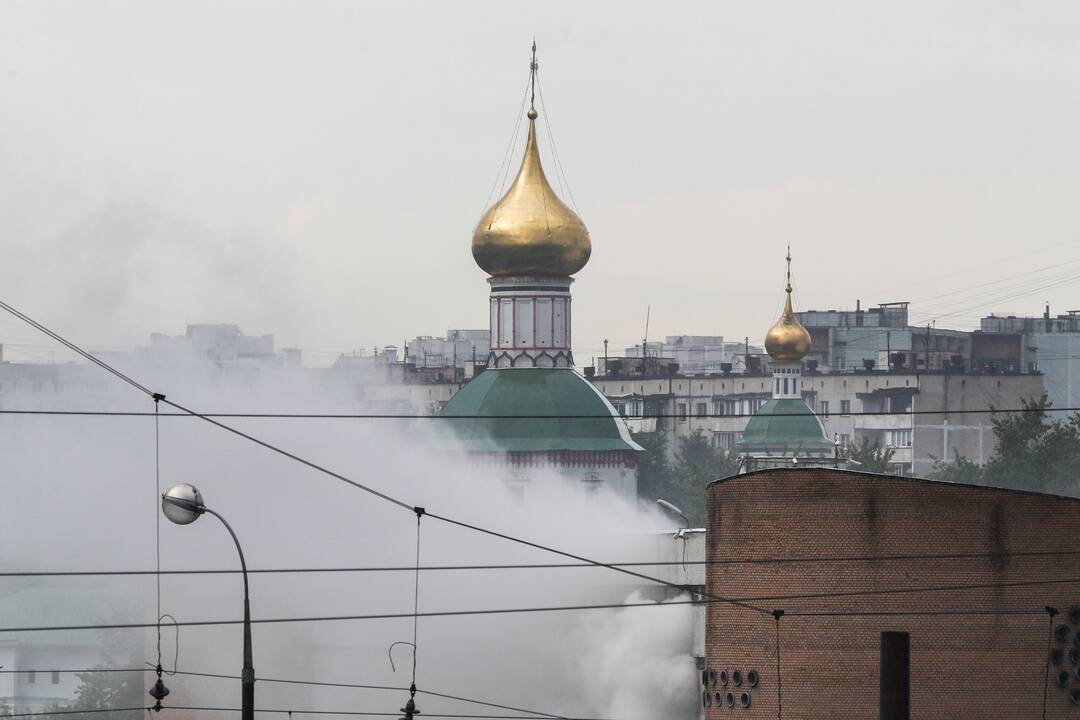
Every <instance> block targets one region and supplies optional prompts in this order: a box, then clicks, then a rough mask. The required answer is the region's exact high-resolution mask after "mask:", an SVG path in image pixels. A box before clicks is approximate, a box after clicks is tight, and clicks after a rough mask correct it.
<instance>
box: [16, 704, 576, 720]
mask: <svg viewBox="0 0 1080 720" xmlns="http://www.w3.org/2000/svg"><path fill="white" fill-rule="evenodd" d="M151 709H152V708H148V707H124V708H93V709H90V710H43V711H40V712H25V713H11V714H9V715H4V717H5V718H21V717H47V716H50V715H83V714H96V713H124V712H144V711H148V710H151ZM162 710H184V711H188V712H240V708H229V707H201V706H194V705H166V706H164V707H163V708H162ZM255 712H257V713H275V714H280V715H286V714H287V715H349V716H362V717H397V716H398V715H400V714H401V713H399V712H375V711H363V710H285V709H277V708H257V709H256V710H255ZM424 717H430V718H447V719H451V720H452V719H456V718H477V720H551V717H550V716H548V715H477V714H475V713H468V714H461V713H457V714H454V713H424ZM567 720H596V719H594V718H567Z"/></svg>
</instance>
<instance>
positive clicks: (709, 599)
mask: <svg viewBox="0 0 1080 720" xmlns="http://www.w3.org/2000/svg"><path fill="white" fill-rule="evenodd" d="M432 517H434V516H432ZM1065 584H1080V578H1055V579H1052V580H1018V581H1014V582H1000V583H972V584H969V585H935V586H924V587H907V588H888V589H876V590H843V591H838V592H822V593H805V594H792V595H752V596H745V597H736V598H730V597H718V596H712V595H709V594H707V593H700V592H698V593H697V594H698V595H700V596H701V599H698V600H671V601H668V602H663V603H655V602H636V603H635V602H631V603H599V604H593V605H554V606H539V607H516V608H492V609H484V610H432V611H428V612H399V613H379V614H371V615H332V616H314V617H282V618H258V619H253V620H252V621H251V622H252V624H282V623H305V622H338V621H349V620H390V619H399V618H412V617H414V616H416V617H457V616H470V615H512V614H520V613H541V612H561V611H573V610H606V609H619V608H634V607H664V606H667V605H698V604H705V603H709V604H712V603H722V604H726V605H734V606H736V607H742V608H745V609H750V610H758V607H757V606H755V605H751V604H749V603H751V602H763V601H772V600H821V599H828V598H834V597H861V596H874V595H895V594H912V595H914V594H919V593H926V592H944V591H954V592H955V591H958V590H986V589H996V588H1016V587H1032V586H1041V585H1065ZM677 587H680V588H681V587H682V586H677ZM1031 612H1034V611H1032V610H1025V609H1020V608H1017V609H997V610H994V609H986V610H975V609H969V610H942V611H924V610H899V611H862V610H855V611H815V610H807V611H788V612H787V615H788V616H790V617H795V616H799V617H819V616H821V617H825V616H833V615H837V616H859V615H867V616H875V615H894V614H895V615H939V614H940V615H997V614H1003V615H1016V614H1029V613H1031ZM1039 612H1042V611H1041V610H1040V611H1039ZM765 613H766V614H771V613H770V612H769V611H765ZM241 622H243V621H242V620H185V621H178V622H177V623H176V625H177V626H178V627H179V626H184V627H209V626H217V625H236V624H239V623H241ZM146 627H155V624H154V623H113V624H105V625H58V626H51V625H50V626H40V627H10V628H0V633H14V632H45V631H54V630H55V631H59V630H64V631H73V630H117V629H125V628H146Z"/></svg>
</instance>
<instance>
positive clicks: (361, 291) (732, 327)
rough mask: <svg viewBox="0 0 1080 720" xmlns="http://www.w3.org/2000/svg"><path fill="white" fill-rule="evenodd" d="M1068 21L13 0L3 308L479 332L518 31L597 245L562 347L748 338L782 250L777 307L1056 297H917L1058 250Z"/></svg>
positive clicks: (50, 315)
mask: <svg viewBox="0 0 1080 720" xmlns="http://www.w3.org/2000/svg"><path fill="white" fill-rule="evenodd" d="M1078 26H1080V5H1078V4H1076V3H1073V2H1038V3H1034V2H1033V3H1026V2H989V1H980V2H940V1H937V2H926V3H917V2H907V3H878V2H867V1H865V0H858V1H850V2H838V1H834V2H828V3H824V2H822V3H803V2H788V3H774V2H756V3H745V2H701V3H676V2H663V3H659V2H656V3H625V2H620V3H599V2H597V3H583V2H574V3H552V2H544V3H540V2H533V3H517V2H490V3H479V2H473V3H466V2H452V3H451V2H431V3H399V2H394V3H361V2H355V1H351V2H303V3H301V2H276V1H271V0H260V1H259V2H232V3H219V2H194V1H190V0H189V1H187V2H183V3H180V2H175V3H161V2H141V1H140V2H93V3H90V2H78V1H73V2H42V1H40V0H35V1H33V2H16V1H14V0H6V2H4V3H3V5H0V231H2V242H3V246H2V247H3V261H2V262H0V287H2V288H3V291H2V292H0V297H2V298H3V299H4V300H6V301H8V302H11V303H13V304H15V305H16V306H17V307H20V308H22V309H24V310H26V311H28V312H30V313H31V314H34V315H37V316H39V318H40V319H42V320H44V321H46V322H51V323H54V324H55V325H56V326H57V327H58V329H61V330H63V331H65V332H67V333H69V334H70V335H72V336H73V337H74V338H75V339H77V340H79V341H81V342H84V343H87V344H89V345H91V346H94V347H106V346H110V345H130V344H132V343H135V342H145V340H146V336H147V335H148V334H149V333H150V332H152V331H164V332H170V333H182V332H183V329H184V325H185V324H186V323H187V322H235V323H238V324H240V325H241V327H242V328H243V329H244V330H245V331H246V332H248V333H252V334H254V333H263V332H274V333H276V335H277V338H278V344H279V345H300V346H302V347H304V348H305V349H306V350H307V351H308V352H309V355H308V358H309V361H315V362H327V361H329V360H332V357H333V354H335V353H336V352H339V351H344V350H349V349H352V348H358V347H370V346H371V345H372V344H373V343H378V344H386V343H400V341H401V339H403V338H404V337H406V336H412V335H416V334H441V333H442V332H443V331H445V330H446V328H448V327H485V326H486V323H487V303H486V292H487V285H486V283H485V282H484V274H483V273H482V272H481V271H480V270H479V269H478V268H477V267H476V266H475V264H474V263H473V261H472V257H471V255H470V253H469V241H470V238H471V233H472V229H473V226H474V224H475V223H476V221H477V219H478V218H479V217H480V215H481V213H482V211H483V210H484V206H485V200H486V199H487V197H488V194H489V190H490V188H491V185H492V182H493V181H494V179H495V176H496V173H497V171H498V168H499V164H500V162H501V160H502V156H503V153H504V151H505V149H506V145H507V141H508V139H509V137H510V133H511V131H512V129H513V127H514V122H515V119H516V115H515V113H516V111H517V109H518V107H519V103H520V101H521V93H522V90H523V87H524V83H525V80H526V76H527V72H528V46H529V42H530V41H531V39H532V37H533V36H534V35H535V37H536V39H537V42H538V44H539V47H540V61H541V77H542V81H543V89H544V95H545V100H546V105H547V109H548V111H549V113H547V114H546V115H544V116H542V119H543V118H547V119H549V120H551V121H552V129H553V131H554V134H555V139H556V141H557V143H558V147H559V154H560V156H561V158H562V161H563V165H564V166H565V169H566V173H567V176H568V178H569V180H570V183H571V187H572V188H573V191H574V196H575V198H576V200H577V203H578V207H579V210H580V212H581V214H582V216H583V218H584V219H585V222H586V223H587V224H588V226H589V229H590V232H591V234H592V238H593V246H594V252H593V258H592V261H591V262H590V263H589V266H588V267H587V268H586V269H585V270H584V271H582V272H581V273H580V274H579V275H578V282H577V283H576V284H575V287H574V293H575V295H574V297H575V318H574V341H575V349H576V350H577V352H578V357H579V363H580V362H581V361H582V360H583V359H584V358H583V357H582V356H583V355H585V356H587V355H589V354H592V353H594V352H596V350H595V349H596V348H598V347H599V346H600V341H601V339H602V338H604V337H608V338H610V339H611V340H612V342H613V343H614V347H622V346H623V345H626V344H631V343H633V342H634V341H635V340H637V339H638V338H639V337H640V335H641V332H642V330H643V325H644V317H645V307H646V305H648V304H651V305H652V329H651V331H650V334H651V335H652V336H659V335H663V334H674V333H696V334H724V335H727V336H730V337H733V338H741V337H742V336H743V335H749V336H750V337H751V338H752V339H754V338H760V337H761V336H762V335H763V334H764V332H765V330H766V329H767V328H768V327H769V325H770V324H771V323H772V321H773V319H774V317H775V313H776V312H777V309H778V307H779V302H780V299H781V290H782V286H783V278H782V274H783V260H782V258H783V254H784V245H785V244H786V243H791V245H792V251H793V254H794V256H795V281H796V288H797V301H798V304H799V305H800V306H801V307H802V308H811V307H812V308H819V309H820V308H829V307H853V306H854V303H855V299H856V298H861V299H862V301H863V302H864V304H865V303H876V302H885V301H893V300H912V301H920V300H924V301H927V300H928V302H923V303H922V304H916V305H915V306H914V307H913V311H914V312H924V313H925V314H924V315H919V316H917V319H922V318H925V317H927V316H935V315H940V314H941V313H943V312H946V311H947V312H953V313H955V314H954V315H951V316H949V317H945V318H942V319H941V320H940V321H939V324H942V325H946V326H961V327H962V326H968V325H970V324H971V323H972V321H973V320H974V318H975V317H976V316H978V315H979V314H981V313H982V312H984V311H990V310H997V311H1013V312H1017V313H1038V312H1041V309H1042V302H1043V301H1044V300H1049V301H1051V302H1052V304H1053V306H1054V307H1053V309H1054V310H1055V311H1064V310H1066V309H1073V308H1076V307H1080V299H1076V295H1077V292H1076V286H1075V285H1070V284H1059V285H1058V286H1056V287H1048V288H1047V289H1046V290H1045V291H1038V292H1033V293H1032V294H1029V295H1027V296H1022V297H1016V298H1012V299H1008V300H1001V301H999V302H990V304H985V305H979V303H980V302H981V303H987V302H988V301H994V300H995V299H996V298H1004V297H1005V296H1007V295H1010V294H1012V293H1013V292H1016V291H1009V290H1008V289H1007V285H1002V286H991V287H990V288H988V289H987V291H986V292H985V293H984V294H983V295H978V296H975V295H974V293H975V292H976V291H975V290H971V291H970V294H971V298H970V300H968V299H965V298H966V296H965V295H959V296H950V297H949V298H944V299H941V298H935V296H939V295H941V294H942V293H946V292H950V291H954V290H965V291H968V290H969V289H970V288H972V287H973V286H976V285H978V284H980V283H985V282H987V281H988V280H993V279H997V278H1001V277H1006V276H1013V275H1017V274H1019V273H1025V272H1028V271H1034V270H1037V269H1039V268H1049V269H1046V270H1042V271H1040V272H1039V273H1035V274H1033V275H1031V276H1025V277H1021V278H1018V279H1017V280H1016V281H1015V282H1025V283H1027V287H1026V289H1030V288H1031V287H1032V286H1038V285H1040V284H1050V283H1051V282H1056V281H1057V280H1059V279H1060V280H1061V281H1062V282H1064V281H1066V280H1068V279H1069V277H1070V274H1069V272H1070V268H1071V269H1072V270H1073V271H1074V272H1075V270H1076V268H1077V267H1080V244H1078V243H1077V242H1076V234H1077V233H1076V221H1075V219H1076V207H1077V197H1078V196H1080V169H1078V168H1080V145H1078V143H1077V141H1076V135H1077V128H1078V127H1080V44H1077V43H1076V37H1078V35H1080V27H1078ZM542 143H543V145H544V149H545V151H546V150H548V145H549V143H548V141H547V138H546V131H543V135H542ZM515 154H516V155H519V154H520V143H519V145H518V149H517V151H516V153H515ZM517 159H518V158H517V157H515V158H514V165H515V169H516V163H517ZM547 166H548V169H549V175H551V176H554V172H553V167H552V163H551V160H550V158H549V159H548V160H547ZM1069 261H1075V262H1073V264H1072V265H1066V264H1065V263H1068V262H1069ZM1052 266H1056V267H1052ZM1021 289H1025V288H1021ZM995 293H996V294H995ZM950 299H951V300H956V301H957V302H956V303H955V304H954V305H951V306H950V305H943V303H945V302H947V301H949V300H950ZM971 306H977V307H971ZM0 341H4V342H7V343H19V342H22V343H28V344H34V343H40V344H45V343H44V342H43V341H42V340H41V339H40V338H38V337H37V336H35V335H33V334H32V333H31V332H30V331H28V330H26V329H24V328H22V327H20V326H19V325H18V324H17V323H15V322H14V321H12V320H7V319H4V320H2V321H0ZM29 351H30V352H33V350H32V349H30V350H29ZM320 352H322V353H327V354H325V355H319V354H318V353H320ZM582 364H583V363H582Z"/></svg>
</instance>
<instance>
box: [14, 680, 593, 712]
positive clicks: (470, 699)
mask: <svg viewBox="0 0 1080 720" xmlns="http://www.w3.org/2000/svg"><path fill="white" fill-rule="evenodd" d="M50 672H55V673H68V674H73V675H82V674H94V673H149V672H154V670H153V668H149V667H144V668H84V669H80V670H72V669H59V670H55V669H48V670H43V669H41V668H34V669H20V670H0V675H17V674H27V673H42V674H45V673H50ZM171 674H174V675H186V676H190V677H198V678H209V679H220V680H240V679H241V676H240V675H230V674H227V673H211V672H198V671H194V670H177V671H176V672H175V673H171ZM255 680H256V682H261V683H272V684H285V685H305V686H314V687H332V688H343V689H354V690H385V691H394V692H401V691H407V690H408V689H409V688H407V687H402V686H397V685H373V684H364V683H350V682H331V681H325V680H294V679H286V678H274V677H257V678H255ZM416 692H417V693H418V694H421V695H430V696H431V697H436V698H441V699H444V700H453V701H455V702H463V703H468V704H472V705H482V706H485V707H491V708H495V709H499V710H512V711H514V712H520V713H526V714H530V715H540V716H544V717H546V718H551V719H552V720H572V718H570V717H567V716H566V715H558V714H555V713H548V712H544V711H541V710H534V709H531V708H522V707H517V706H514V705H506V704H503V703H496V702H492V701H490V700H479V699H477V698H473V697H467V696H463V695H452V694H450V693H443V692H437V691H435V690H424V689H420V688H417V691H416ZM424 714H425V715H426V714H427V713H424ZM0 717H7V716H0Z"/></svg>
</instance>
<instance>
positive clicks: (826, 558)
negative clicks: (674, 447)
mask: <svg viewBox="0 0 1080 720" xmlns="http://www.w3.org/2000/svg"><path fill="white" fill-rule="evenodd" d="M1070 555H1080V550H1030V551H1016V552H1008V553H926V554H913V555H819V556H791V557H750V558H722V559H715V560H641V561H630V562H612V563H610V564H611V565H614V566H618V567H669V566H686V565H705V566H712V565H772V564H788V563H837V562H870V561H874V562H885V561H888V562H902V561H905V560H980V559H989V560H1001V559H1005V560H1007V559H1010V558H1037V557H1062V556H1070ZM572 568H593V569H595V568H596V565H592V564H590V563H583V562H575V563H497V564H476V565H421V566H420V571H421V572H442V571H455V572H457V571H486V570H558V569H572ZM415 570H416V567H415V566H413V565H381V566H366V567H363V566H359V567H326V568H319V567H298V568H261V569H251V568H249V569H248V574H249V575H256V574H318V573H365V572H414V571H415ZM240 572H242V571H241V570H239V569H220V570H217V569H215V570H192V569H188V570H162V571H161V574H162V575H234V574H238V573H240ZM156 574H157V571H156V570H57V571H35V572H0V577H72V576H74V577H80V576H128V575H130V576H140V575H156Z"/></svg>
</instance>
